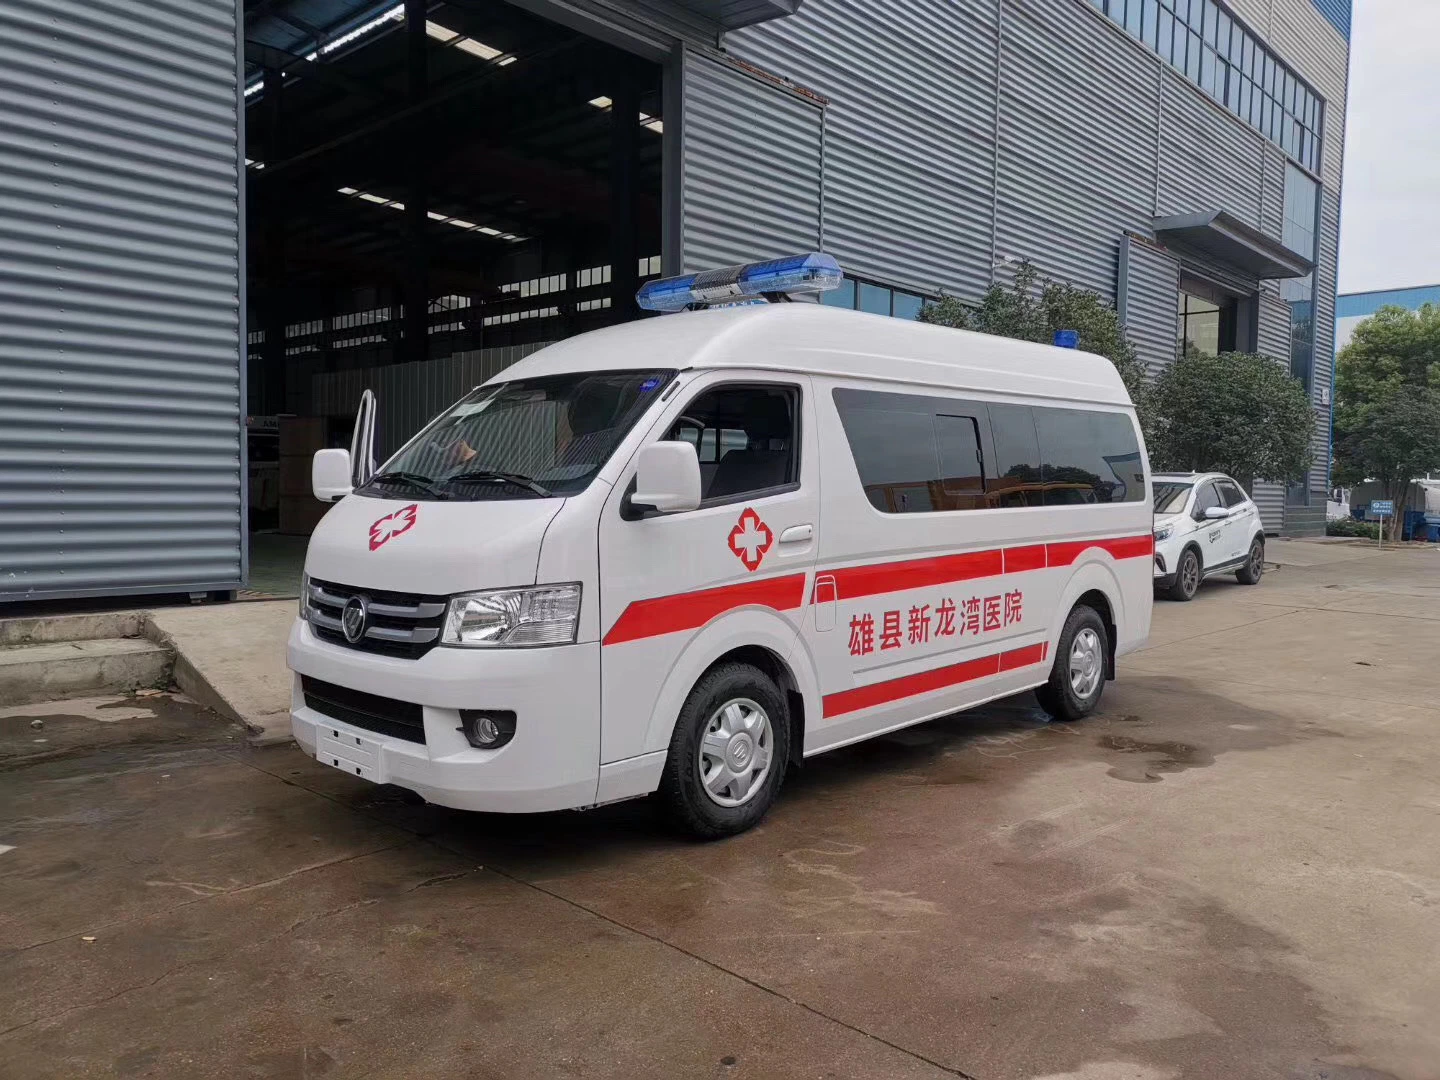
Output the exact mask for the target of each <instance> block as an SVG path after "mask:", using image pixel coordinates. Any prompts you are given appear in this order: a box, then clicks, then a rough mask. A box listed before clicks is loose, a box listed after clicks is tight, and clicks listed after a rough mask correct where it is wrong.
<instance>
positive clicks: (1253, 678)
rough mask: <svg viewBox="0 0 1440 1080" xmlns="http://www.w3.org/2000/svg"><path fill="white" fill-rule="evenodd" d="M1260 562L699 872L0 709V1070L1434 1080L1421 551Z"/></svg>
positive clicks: (917, 742)
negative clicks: (1121, 656)
mask: <svg viewBox="0 0 1440 1080" xmlns="http://www.w3.org/2000/svg"><path fill="white" fill-rule="evenodd" d="M1272 557H1275V558H1278V559H1280V560H1282V561H1284V562H1285V563H1286V565H1285V566H1284V567H1283V569H1281V570H1280V571H1279V572H1276V573H1272V574H1269V575H1267V577H1266V578H1265V580H1264V581H1263V583H1262V584H1261V585H1260V586H1259V587H1258V588H1251V589H1247V588H1244V587H1241V586H1238V585H1235V584H1232V583H1231V582H1230V581H1229V580H1228V579H1227V580H1225V581H1221V582H1216V583H1213V584H1210V585H1207V586H1206V587H1205V588H1204V589H1203V590H1202V592H1201V594H1200V596H1199V597H1198V598H1197V599H1196V600H1195V601H1194V602H1193V603H1191V604H1169V603H1163V602H1162V603H1158V604H1157V606H1156V621H1155V635H1154V639H1153V641H1152V643H1151V647H1150V648H1149V649H1147V650H1146V651H1145V652H1144V653H1142V654H1140V655H1138V656H1136V657H1132V658H1130V659H1128V660H1127V661H1125V662H1124V663H1123V665H1122V669H1121V678H1120V681H1119V682H1117V683H1115V684H1112V685H1111V687H1110V688H1109V690H1108V691H1107V694H1106V697H1105V702H1104V707H1103V711H1102V714H1101V715H1099V716H1097V717H1094V718H1092V719H1091V720H1089V721H1087V722H1084V723H1082V724H1079V725H1073V726H1072V725H1048V724H1045V723H1043V722H1041V720H1040V719H1039V718H1038V717H1037V715H1036V713H1035V712H1034V711H1033V709H1032V708H1031V705H1030V703H1029V701H1028V700H1027V699H1023V698H1022V699H1017V700H1015V701H1013V702H1010V703H1007V704H1005V705H1003V706H1001V707H997V708H991V709H987V710H984V711H983V712H978V713H972V714H968V715H965V716H960V717H955V718H952V719H949V720H945V721H940V722H936V723H932V724H929V725H925V726H923V727H920V728H915V729H911V730H909V731H907V732H904V733H901V734H898V735H896V736H894V737H890V738H884V739H880V740H875V741H872V742H870V743H867V744H864V745H861V746H856V747H853V748H850V749H848V750H844V751H839V752H837V753H834V754H829V755H826V756H824V757H822V758H818V759H815V760H814V761H812V762H810V763H809V764H808V765H807V767H806V768H805V770H804V771H803V774H802V775H800V776H799V777H797V778H794V779H793V780H792V781H791V782H789V783H787V785H786V789H785V791H784V793H783V796H782V800H781V802H780V804H779V806H778V807H777V808H776V810H775V812H774V813H773V814H772V815H771V817H770V818H769V819H768V821H767V822H766V823H765V824H764V825H763V826H762V827H761V828H760V829H758V830H756V831H754V832H752V833H750V834H748V835H746V836H742V837H738V838H736V839H733V840H730V841H727V842H724V843H718V844H709V845H697V844H692V843H687V842H684V841H680V840H676V839H674V838H672V837H671V836H669V835H667V834H666V833H664V832H663V831H661V830H659V829H657V828H656V827H655V825H654V823H653V822H652V820H651V817H650V814H649V811H648V808H647V806H646V805H645V804H643V803H638V804H637V803H632V804H625V805H621V806H615V807H610V808H606V809H603V810H599V811H593V812H590V813H586V814H557V815H549V816H545V817H536V818H506V817H492V816H480V815H469V814H462V813H456V812H450V811H444V810H440V809H436V808H431V807H425V806H417V805H414V804H412V803H411V802H410V801H408V800H407V799H406V798H405V797H404V796H403V795H402V794H401V793H399V792H396V791H394V790H391V789H382V788H375V787H370V786H367V785H365V784H364V783H363V782H360V781H357V780H355V779H354V778H353V777H348V776H346V775H344V774H342V773H340V772H339V771H336V770H329V769H326V768H324V767H322V766H320V765H318V764H317V763H315V762H314V761H311V760H309V759H307V758H305V757H304V756H303V755H302V754H301V753H300V752H299V751H298V750H296V749H294V748H293V747H288V746H274V747H270V748H265V749H258V750H257V749H253V748H250V747H249V746H248V745H246V744H245V741H244V739H243V737H240V734H239V732H238V730H237V729H235V728H230V727H227V726H226V725H225V724H223V723H222V722H220V721H218V720H217V719H216V718H215V717H214V716H213V715H210V714H206V713H204V712H202V711H201V710H199V709H198V708H197V707H195V706H193V705H190V704H187V703H186V702H184V701H183V700H176V699H174V698H171V697H168V696H163V695H162V696H156V697H145V698H133V699H124V700H118V701H109V702H81V703H76V702H61V703H56V704H52V705H47V706H30V707H24V708H12V709H7V710H3V711H0V770H3V774H4V779H3V781H0V1076H3V1077H17V1078H18V1077H24V1078H27V1080H28V1078H39V1077H89V1076H128V1077H139V1076H152V1077H210V1076H214V1077H226V1078H230V1077H241V1076H243V1077H312V1076H314V1077H322V1076H324V1077H405V1078H423V1077H436V1078H439V1077H445V1078H454V1077H477V1078H479V1077H486V1078H489V1077H494V1078H502V1077H503V1078H511V1077H556V1076H583V1077H587V1078H589V1077H625V1078H632V1077H657V1078H659V1077H663V1078H672V1077H726V1078H731V1077H733V1078H741V1077H757V1078H767V1080H768V1078H772V1077H867V1078H874V1077H887V1078H888V1077H943V1076H952V1077H953V1076H968V1077H973V1078H977V1080H1011V1078H1014V1080H1021V1078H1024V1080H1036V1078H1045V1080H1121V1078H1123V1080H1171V1078H1175V1077H1196V1078H1204V1080H1215V1078H1224V1080H1246V1078H1251V1077H1255V1078H1272V1077H1273V1078H1278V1080H1322V1078H1324V1080H1385V1078H1398V1080H1435V1078H1436V1077H1440V1024H1437V1022H1436V1020H1435V1017H1436V1015H1437V1013H1440V979H1437V978H1436V974H1435V972H1436V957H1437V951H1440V949H1437V947H1440V845H1437V844H1436V842H1435V837H1436V835H1437V827H1440V791H1437V787H1436V784H1435V780H1434V777H1435V776H1436V775H1437V767H1440V751H1437V749H1436V743H1435V740H1434V738H1433V734H1432V733H1433V732H1434V730H1435V729H1436V724H1437V721H1440V663H1437V662H1436V657H1437V656H1440V649H1437V646H1440V603H1437V600H1440V552H1436V551H1434V550H1433V549H1426V550H1419V551H1407V552H1400V553H1391V554H1385V555H1381V556H1376V555H1375V554H1374V553H1373V552H1370V551H1368V550H1365V549H1363V548H1359V547H1352V546H1345V545H1334V546H1330V545H1301V544H1285V543H1283V542H1276V543H1274V544H1273V545H1272ZM36 719H38V720H40V721H41V724H42V725H43V726H42V727H40V728H35V727H32V720H36ZM39 739H44V740H46V741H45V742H38V741H37V740H39ZM7 846H8V850H6V847H7Z"/></svg>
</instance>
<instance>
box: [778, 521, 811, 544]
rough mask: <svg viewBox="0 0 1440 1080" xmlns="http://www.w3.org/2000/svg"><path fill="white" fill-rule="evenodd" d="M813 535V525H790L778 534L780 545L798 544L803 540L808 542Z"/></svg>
mask: <svg viewBox="0 0 1440 1080" xmlns="http://www.w3.org/2000/svg"><path fill="white" fill-rule="evenodd" d="M814 535H815V526H813V525H791V526H790V528H788V529H786V530H785V531H784V532H782V533H781V534H780V543H782V544H798V543H800V542H801V541H803V540H809V539H810V538H811V537H812V536H814Z"/></svg>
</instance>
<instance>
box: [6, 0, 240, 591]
mask: <svg viewBox="0 0 1440 1080" xmlns="http://www.w3.org/2000/svg"><path fill="white" fill-rule="evenodd" d="M236 27H237V12H236V4H235V2H234V0H147V2H146V3H145V4H143V5H139V4H134V3H130V2H127V0H83V2H82V0H47V2H46V3H44V4H39V3H35V2H34V0H0V103H3V105H0V600H17V599H29V598H40V597H48V596H62V595H99V594H104V593H131V592H135V593H139V592H155V591H185V590H197V591H198V590H208V589H229V588H235V587H236V586H238V585H239V584H240V583H241V581H242V577H243V562H244V554H243V553H244V546H243V542H244V537H243V533H242V529H243V524H242V487H241V473H240V469H241V443H240V440H241V409H242V397H241V387H240V363H241V361H240V310H239V291H240V238H239V202H238V183H239V171H240V170H239V146H238V139H237V128H238V119H237V117H238V115H239V113H238V103H237V96H238V92H237V85H236V72H237V70H238V67H237V63H238V61H237V32H236Z"/></svg>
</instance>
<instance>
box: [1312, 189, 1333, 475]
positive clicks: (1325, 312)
mask: <svg viewBox="0 0 1440 1080" xmlns="http://www.w3.org/2000/svg"><path fill="white" fill-rule="evenodd" d="M1319 249H1320V257H1319V260H1318V264H1317V266H1316V270H1315V374H1314V382H1313V386H1312V394H1311V398H1312V400H1313V401H1314V402H1315V403H1316V405H1315V408H1316V412H1317V414H1318V418H1317V421H1318V422H1317V424H1316V428H1315V444H1316V452H1315V466H1314V468H1313V469H1312V470H1311V473H1310V490H1311V491H1312V492H1319V491H1326V490H1328V489H1329V486H1330V473H1329V463H1330V414H1331V410H1332V408H1333V407H1334V392H1335V387H1334V382H1335V286H1336V280H1335V275H1336V269H1337V264H1338V262H1339V259H1340V199H1339V196H1338V195H1337V194H1336V193H1335V192H1332V191H1330V190H1328V189H1326V190H1322V191H1321V193H1320V236H1319ZM1327 401H1328V402H1329V403H1328V404H1326V402H1327ZM1312 501H1314V500H1313V497H1312Z"/></svg>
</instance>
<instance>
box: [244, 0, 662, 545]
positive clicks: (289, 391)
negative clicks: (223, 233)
mask: <svg viewBox="0 0 1440 1080" xmlns="http://www.w3.org/2000/svg"><path fill="white" fill-rule="evenodd" d="M245 80H246V83H245V97H246V103H245V104H246V108H245V157H246V162H247V169H246V174H247V184H246V203H245V233H246V245H247V255H246V259H247V274H246V310H247V324H248V325H247V330H248V339H249V347H248V364H247V378H246V383H247V397H248V407H247V412H248V413H249V414H250V416H249V438H248V445H249V455H250V463H251V464H250V473H251V476H250V486H251V498H250V526H251V529H252V530H256V529H272V528H279V530H280V531H281V532H289V533H299V534H303V533H306V532H308V531H309V528H310V527H313V524H314V521H315V520H317V519H318V516H319V512H320V511H321V510H322V509H323V507H321V506H320V504H318V503H315V502H314V500H313V499H310V498H308V486H309V484H308V477H309V464H308V459H309V457H310V455H311V454H312V453H313V451H314V450H315V449H319V448H320V447H321V446H327V445H342V444H343V443H344V441H345V440H346V439H348V435H349V428H348V414H349V413H350V412H351V411H352V409H353V404H352V403H350V402H348V401H347V402H345V403H343V408H342V407H341V406H339V405H337V404H336V402H334V401H332V400H322V399H323V398H325V395H323V394H319V395H317V393H316V392H315V389H314V388H315V387H316V386H317V385H319V384H323V383H324V382H325V380H326V379H327V378H329V379H331V381H332V382H333V381H334V377H335V376H336V373H340V372H365V373H366V375H365V378H367V379H369V378H371V377H372V376H373V373H374V371H375V369H384V368H389V367H390V366H392V365H397V364H413V363H418V362H426V361H443V360H446V359H447V358H453V360H454V362H455V363H456V364H462V362H463V366H464V367H465V368H466V371H467V372H469V371H474V370H483V371H488V370H489V368H490V367H493V366H494V365H495V364H496V363H500V362H509V361H510V360H513V359H514V358H515V357H516V356H518V355H519V354H520V352H521V350H517V349H515V348H514V347H515V346H522V347H523V346H534V345H535V344H538V343H542V342H548V341H554V340H557V339H559V338H562V337H566V336H569V335H571V334H575V333H579V332H582V331H585V330H590V329H594V328H597V327H600V326H604V325H607V324H609V323H612V322H617V321H623V320H625V319H629V318H632V317H634V316H635V314H636V311H635V308H634V295H635V291H636V289H637V288H638V286H639V284H640V283H641V282H642V281H643V280H645V279H646V278H647V277H652V276H655V275H657V274H658V273H659V271H660V252H661V194H662V174H663V155H662V146H663V142H664V107H663V103H662V96H663V84H662V69H661V66H660V65H659V64H656V63H654V62H652V61H648V60H645V59H643V58H641V57H639V56H635V55H632V54H630V53H627V52H624V51H622V50H620V49H618V48H616V47H614V46H613V45H610V44H608V43H606V42H602V41H600V40H597V39H595V38H591V37H588V36H586V35H584V34H581V33H579V32H577V31H575V30H572V29H569V28H567V27H565V26H562V25H560V24H558V23H555V22H551V21H549V20H547V19H544V18H541V17H539V16H537V15H534V14H532V13H530V12H528V11H526V10H522V9H521V8H519V7H515V6H512V5H510V4H508V3H503V2H500V0H446V2H443V3H434V2H427V0H405V2H403V3H394V2H390V3H387V4H382V5H378V6H377V5H376V4H375V3H373V2H372V3H368V4H367V3H356V2H355V0H246V2H245ZM612 268H613V269H612ZM487 358H488V359H487ZM477 362H478V368H477ZM414 370H415V371H416V373H417V376H416V377H417V378H421V377H429V376H434V375H435V372H436V370H437V366H436V365H435V364H433V363H432V364H430V365H428V366H427V368H426V369H414ZM422 370H424V371H426V372H427V373H428V376H420V374H419V372H420V371H422ZM317 376H318V377H319V378H318V379H317ZM441 381H443V379H442V380H441ZM474 381H480V380H479V379H476V380H474ZM351 382H352V383H353V382H354V380H351ZM347 385H349V384H347ZM382 410H383V406H382ZM391 434H392V435H395V434H408V432H405V433H393V432H392V433H391ZM287 503H288V511H289V512H288V514H287V512H286V511H287Z"/></svg>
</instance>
